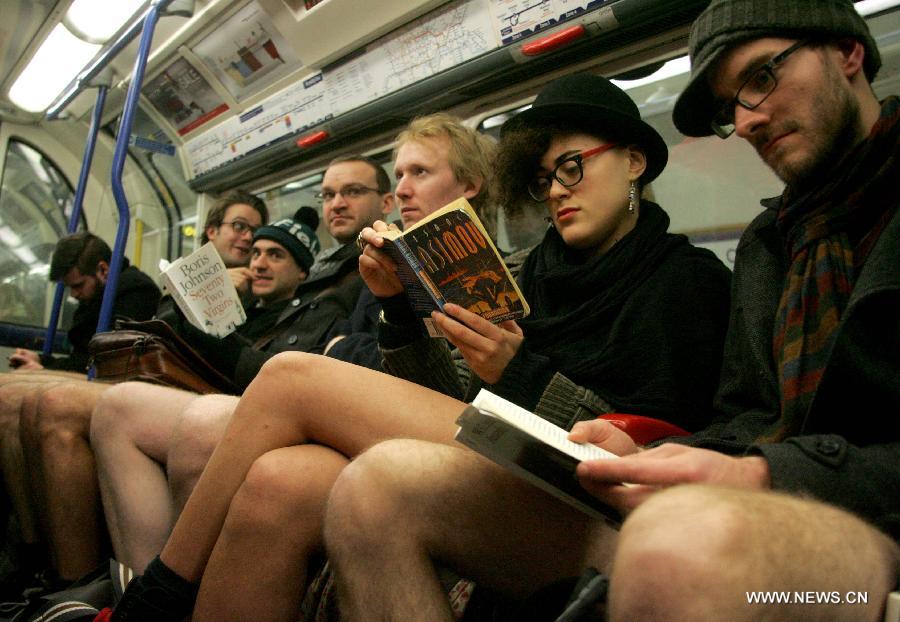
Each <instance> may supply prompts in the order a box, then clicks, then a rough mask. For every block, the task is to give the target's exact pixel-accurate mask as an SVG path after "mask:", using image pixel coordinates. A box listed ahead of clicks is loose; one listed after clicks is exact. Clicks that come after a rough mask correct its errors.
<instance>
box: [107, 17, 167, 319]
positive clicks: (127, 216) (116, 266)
mask: <svg viewBox="0 0 900 622" xmlns="http://www.w3.org/2000/svg"><path fill="white" fill-rule="evenodd" d="M168 2H169V0H155V1H154V2H153V3H152V4H151V5H150V10H149V11H147V15H146V16H145V18H144V29H143V32H142V33H141V42H140V45H139V47H138V54H137V59H136V60H135V62H134V73H133V75H132V78H131V83H130V84H129V85H128V93H127V94H126V95H125V109H124V110H123V111H122V120H121V122H120V123H119V131H118V134H117V136H116V150H115V152H114V154H113V162H112V174H111V181H112V191H113V197H114V198H115V200H116V207H117V208H118V210H119V226H118V228H117V229H116V242H115V245H114V246H113V252H112V261H110V264H109V276H108V277H107V280H106V286H105V287H104V289H103V302H102V303H101V305H100V320H99V321H98V322H97V332H98V333H102V332H105V331H107V330H108V329H109V325H110V322H111V320H112V311H113V306H114V303H115V297H116V291H117V290H118V287H119V275H120V274H121V272H122V261H123V258H124V256H125V244H126V242H127V241H128V228H129V225H130V222H131V213H130V211H129V208H128V199H127V198H126V197H125V189H124V187H123V186H122V171H123V170H124V168H125V158H126V157H127V155H128V141H129V139H130V137H131V128H132V126H133V125H134V114H135V111H136V110H137V105H138V98H139V97H140V94H141V86H142V85H143V82H144V69H145V68H146V66H147V58H148V57H149V56H150V48H151V46H152V43H153V31H154V30H155V29H156V23H157V22H158V21H159V16H160V13H161V12H162V10H163V8H164V7H165V5H167V4H168Z"/></svg>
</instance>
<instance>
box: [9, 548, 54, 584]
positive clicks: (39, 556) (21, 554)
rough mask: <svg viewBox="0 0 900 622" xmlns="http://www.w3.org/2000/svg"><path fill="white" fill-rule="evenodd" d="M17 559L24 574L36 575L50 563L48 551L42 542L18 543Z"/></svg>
mask: <svg viewBox="0 0 900 622" xmlns="http://www.w3.org/2000/svg"><path fill="white" fill-rule="evenodd" d="M16 561H17V562H18V564H19V568H20V569H21V571H22V572H23V573H24V574H27V575H29V576H34V575H36V574H38V573H39V572H41V571H42V570H44V569H45V568H46V567H47V565H48V563H49V562H48V560H47V552H46V550H45V549H44V545H43V544H42V543H41V542H20V543H19V544H17V545H16Z"/></svg>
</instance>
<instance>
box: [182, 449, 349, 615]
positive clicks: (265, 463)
mask: <svg viewBox="0 0 900 622" xmlns="http://www.w3.org/2000/svg"><path fill="white" fill-rule="evenodd" d="M347 462H348V461H347V459H346V458H345V457H344V456H343V455H341V454H339V453H337V452H335V451H333V450H331V449H328V448H327V447H322V446H321V445H300V446H295V447H286V448H284V449H276V450H274V451H270V452H269V453H267V454H264V455H263V456H262V457H260V458H258V459H257V460H256V462H254V463H253V466H252V467H251V468H250V472H249V473H247V479H246V480H245V481H244V484H243V485H242V486H241V487H240V489H239V490H238V492H237V494H236V495H235V497H234V499H233V500H232V502H231V508H230V510H229V511H228V517H227V518H226V519H225V526H224V527H223V529H222V534H221V535H220V536H219V540H218V542H216V546H215V549H213V553H212V556H211V557H210V559H209V564H208V565H207V567H206V572H204V573H203V581H202V582H201V584H200V593H199V595H198V597H197V605H196V607H195V609H194V615H193V617H192V620H194V622H201V621H203V620H225V619H227V620H232V621H235V622H237V621H240V620H248V621H249V620H253V621H254V622H262V621H266V622H275V621H284V622H290V621H292V620H296V619H297V609H298V607H299V606H300V599H301V597H302V596H303V586H304V585H305V584H306V580H307V576H306V574H307V565H308V560H309V558H310V556H311V555H313V554H314V553H317V552H320V551H321V547H322V519H323V515H324V512H325V501H326V499H327V498H328V492H329V491H330V490H331V485H332V484H333V483H334V480H335V479H337V476H338V474H339V473H340V471H341V469H343V468H344V466H346V465H347Z"/></svg>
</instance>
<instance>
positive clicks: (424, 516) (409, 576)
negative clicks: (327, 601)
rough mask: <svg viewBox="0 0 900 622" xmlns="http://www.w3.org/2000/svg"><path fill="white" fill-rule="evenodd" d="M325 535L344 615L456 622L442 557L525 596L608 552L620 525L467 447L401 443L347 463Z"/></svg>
mask: <svg viewBox="0 0 900 622" xmlns="http://www.w3.org/2000/svg"><path fill="white" fill-rule="evenodd" d="M325 538H326V543H327V548H328V553H329V555H330V559H331V561H332V564H333V567H334V569H335V577H336V581H337V586H338V595H339V597H340V603H341V613H342V616H344V615H345V616H346V617H347V619H349V620H398V621H400V620H407V619H409V615H410V612H416V614H415V615H416V617H417V619H422V620H447V621H449V620H451V619H452V615H451V612H450V608H449V605H448V600H447V594H446V593H445V592H444V591H443V590H442V589H441V587H440V583H439V581H438V577H437V573H436V570H435V567H436V565H437V564H440V565H444V566H449V567H450V568H453V569H454V570H456V571H458V572H459V573H461V574H462V575H463V576H465V577H468V578H471V579H474V580H475V582H476V583H480V582H484V583H485V584H486V585H489V586H491V587H492V588H495V589H497V590H499V591H501V592H504V593H506V594H507V595H509V596H511V597H516V598H521V597H525V596H527V595H529V594H531V593H532V592H534V591H535V590H537V589H538V588H540V587H542V586H544V585H546V584H549V583H552V582H554V581H557V580H559V579H563V578H566V577H569V576H577V575H579V574H581V572H582V570H583V568H584V567H585V565H586V560H587V559H594V560H597V559H601V560H602V559H609V558H611V555H612V551H613V550H614V546H615V540H616V532H614V531H613V530H612V529H609V528H608V527H606V526H605V525H604V524H602V523H600V522H599V521H596V520H593V519H591V518H590V517H588V516H587V515H585V514H583V513H582V512H580V511H578V510H575V509H574V508H571V507H569V506H568V505H566V504H564V503H562V502H561V501H558V500H557V499H556V498H554V497H552V496H550V495H548V494H546V493H544V492H543V491H541V490H539V489H537V488H535V487H534V486H532V485H530V484H528V483H526V482H524V481H523V480H520V479H518V478H516V477H514V476H513V475H511V474H509V473H508V472H506V471H504V470H502V469H501V468H500V467H497V466H495V465H494V464H493V463H490V462H488V461H487V460H485V459H483V458H481V457H480V456H478V455H477V454H475V453H474V452H471V451H469V450H467V449H463V448H458V447H453V446H442V445H435V444H432V443H423V442H419V441H409V440H397V441H389V442H387V443H382V444H380V445H377V446H376V447H374V448H373V449H371V450H369V451H367V452H366V453H364V454H363V455H362V456H360V457H359V458H357V459H356V460H355V461H353V462H352V463H351V464H350V466H348V467H347V468H346V469H344V471H343V472H342V474H341V476H340V478H338V481H337V483H336V484H335V486H334V488H333V489H332V492H331V498H330V499H329V504H328V512H327V514H326V526H325ZM601 569H602V565H601Z"/></svg>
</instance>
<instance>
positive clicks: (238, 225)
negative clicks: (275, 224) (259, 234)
mask: <svg viewBox="0 0 900 622" xmlns="http://www.w3.org/2000/svg"><path fill="white" fill-rule="evenodd" d="M222 224H223V225H228V226H229V227H231V229H232V231H234V232H235V233H237V234H238V235H241V234H244V233H247V232H248V231H249V232H250V234H251V235H252V234H254V233H256V230H257V229H259V227H254V226H253V225H251V224H250V223H249V222H247V221H246V220H232V221H231V222H225V221H223V222H222Z"/></svg>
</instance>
